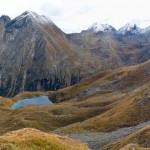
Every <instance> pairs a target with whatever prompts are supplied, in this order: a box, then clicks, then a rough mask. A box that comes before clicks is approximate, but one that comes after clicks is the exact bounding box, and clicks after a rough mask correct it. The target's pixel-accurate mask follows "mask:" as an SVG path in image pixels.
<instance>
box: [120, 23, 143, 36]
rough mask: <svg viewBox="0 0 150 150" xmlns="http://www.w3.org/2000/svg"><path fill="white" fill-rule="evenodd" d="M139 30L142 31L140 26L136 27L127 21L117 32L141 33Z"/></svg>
mask: <svg viewBox="0 0 150 150" xmlns="http://www.w3.org/2000/svg"><path fill="white" fill-rule="evenodd" d="M141 31H142V29H141V28H139V27H137V25H136V24H132V23H127V24H126V25H125V26H123V27H122V28H120V29H119V33H121V34H123V35H124V34H126V33H129V32H130V33H131V34H137V33H141Z"/></svg>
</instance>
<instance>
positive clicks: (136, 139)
mask: <svg viewBox="0 0 150 150" xmlns="http://www.w3.org/2000/svg"><path fill="white" fill-rule="evenodd" d="M129 143H133V144H134V145H132V144H129ZM128 144H129V145H128ZM126 145H127V146H126ZM132 146H133V147H134V148H135V149H137V150H145V149H146V150H148V149H150V125H149V126H146V127H144V128H143V129H140V130H139V131H137V132H135V133H133V134H131V135H129V136H127V137H125V138H122V139H121V140H119V141H117V142H115V143H112V144H110V145H106V146H104V147H103V150H108V149H112V150H118V149H121V148H122V149H121V150H128V149H129V150H130V149H131V148H132ZM123 147H124V148H123ZM144 148H145V149H144Z"/></svg>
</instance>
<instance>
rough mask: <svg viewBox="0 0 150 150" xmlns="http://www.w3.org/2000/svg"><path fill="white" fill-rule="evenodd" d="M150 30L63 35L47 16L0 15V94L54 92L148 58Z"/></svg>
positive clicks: (84, 32) (28, 14)
mask: <svg viewBox="0 0 150 150" xmlns="http://www.w3.org/2000/svg"><path fill="white" fill-rule="evenodd" d="M149 35H150V34H148V33H147V34H143V35H140V36H139V35H138V36H137V35H132V36H127V35H125V36H123V35H119V34H115V31H114V32H97V33H95V32H93V31H83V32H81V33H79V34H69V35H67V34H65V33H63V32H62V31H61V30H60V29H59V28H58V27H57V26H56V25H55V24H54V23H53V22H52V21H51V20H50V19H48V18H46V17H45V16H39V15H37V14H36V13H33V12H25V13H23V14H21V15H20V16H18V17H17V18H15V19H13V20H11V19H10V18H9V17H8V16H2V17H0V78H1V81H0V96H13V95H15V94H17V93H19V92H23V91H37V90H57V89H60V88H63V87H66V86H70V85H73V84H75V83H77V82H78V81H79V80H81V79H82V78H84V77H87V76H89V75H92V74H94V73H97V72H100V71H106V70H111V69H115V68H118V67H120V66H124V65H132V64H137V63H141V62H143V61H146V60H148V59H149V58H150V52H149V50H150V41H149Z"/></svg>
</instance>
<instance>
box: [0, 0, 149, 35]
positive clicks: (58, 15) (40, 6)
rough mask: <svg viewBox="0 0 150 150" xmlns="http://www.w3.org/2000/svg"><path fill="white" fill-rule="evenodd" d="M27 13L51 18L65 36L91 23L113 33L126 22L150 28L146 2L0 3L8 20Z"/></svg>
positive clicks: (34, 0)
mask: <svg viewBox="0 0 150 150" xmlns="http://www.w3.org/2000/svg"><path fill="white" fill-rule="evenodd" d="M26 10H29V11H35V12H37V13H38V14H43V15H46V16H48V17H50V18H51V20H53V22H54V23H55V24H56V25H57V26H58V27H60V28H61V29H62V30H63V31H65V32H67V33H68V32H80V31H81V30H84V29H87V28H88V27H89V26H91V25H92V24H93V23H95V22H98V23H103V24H104V23H107V24H111V25H113V26H114V27H115V28H116V29H118V28H120V27H121V26H123V25H124V24H126V23H128V22H132V23H136V24H137V25H138V26H140V27H146V26H150V0H0V15H3V14H6V15H9V16H10V17H11V18H14V17H16V16H17V15H20V14H21V13H22V12H24V11H26Z"/></svg>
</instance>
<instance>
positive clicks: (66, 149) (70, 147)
mask: <svg viewBox="0 0 150 150" xmlns="http://www.w3.org/2000/svg"><path fill="white" fill-rule="evenodd" d="M77 147H78V150H89V148H88V147H87V146H86V145H85V144H83V143H81V142H79V141H75V140H72V139H68V138H67V137H61V136H58V135H55V134H48V133H44V132H41V131H39V130H36V129H32V128H25V129H21V130H17V131H13V132H9V133H6V134H5V135H2V136H0V148H2V149H3V150H60V149H61V150H76V149H77Z"/></svg>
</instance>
